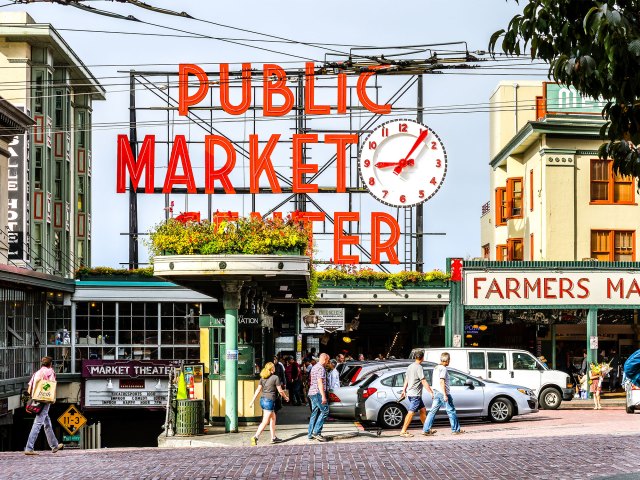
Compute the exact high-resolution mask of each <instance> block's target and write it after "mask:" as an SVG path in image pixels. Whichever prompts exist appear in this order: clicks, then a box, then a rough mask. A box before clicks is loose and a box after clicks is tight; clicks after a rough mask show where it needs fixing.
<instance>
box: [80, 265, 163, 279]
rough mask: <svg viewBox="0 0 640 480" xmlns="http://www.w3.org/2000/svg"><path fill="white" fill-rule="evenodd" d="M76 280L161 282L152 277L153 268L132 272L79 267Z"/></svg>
mask: <svg viewBox="0 0 640 480" xmlns="http://www.w3.org/2000/svg"><path fill="white" fill-rule="evenodd" d="M76 279H77V280H103V281H162V280H161V279H159V278H156V277H154V276H153V267H147V268H136V269H134V270H127V269H122V268H120V269H117V268H110V267H94V268H88V267H80V268H79V269H78V270H76Z"/></svg>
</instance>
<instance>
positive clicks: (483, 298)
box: [463, 270, 640, 308]
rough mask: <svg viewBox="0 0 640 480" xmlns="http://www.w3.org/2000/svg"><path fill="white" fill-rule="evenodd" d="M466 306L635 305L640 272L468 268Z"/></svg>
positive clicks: (465, 290) (638, 296)
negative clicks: (528, 270) (526, 270)
mask: <svg viewBox="0 0 640 480" xmlns="http://www.w3.org/2000/svg"><path fill="white" fill-rule="evenodd" d="M463 288H464V299H463V303H464V305H465V306H469V307H474V306H487V307H489V306H499V307H503V308H511V307H517V306H541V307H543V306H547V307H562V306H566V305H576V306H580V305H584V306H585V308H586V307H588V306H589V305H615V306H626V305H628V306H633V305H638V303H639V302H640V272H629V271H608V272H607V271H595V272H594V271H590V272H586V271H566V272H560V271H534V272H522V271H520V272H518V271H504V270H500V271H491V270H487V271H484V270H481V271H468V270H467V271H465V272H464V287H463Z"/></svg>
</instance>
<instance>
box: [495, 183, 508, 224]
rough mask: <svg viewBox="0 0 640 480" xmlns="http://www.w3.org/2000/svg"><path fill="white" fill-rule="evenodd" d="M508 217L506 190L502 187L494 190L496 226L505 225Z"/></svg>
mask: <svg viewBox="0 0 640 480" xmlns="http://www.w3.org/2000/svg"><path fill="white" fill-rule="evenodd" d="M508 216H509V215H508V212H507V189H506V188H504V187H500V188H496V226H497V225H506V224H507V218H508Z"/></svg>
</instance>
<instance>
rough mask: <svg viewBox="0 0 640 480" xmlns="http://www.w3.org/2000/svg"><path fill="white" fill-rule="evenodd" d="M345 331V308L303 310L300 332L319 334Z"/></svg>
mask: <svg viewBox="0 0 640 480" xmlns="http://www.w3.org/2000/svg"><path fill="white" fill-rule="evenodd" d="M338 330H344V308H301V309H300V332H301V333H317V334H323V333H325V332H336V331H338Z"/></svg>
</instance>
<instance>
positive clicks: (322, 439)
mask: <svg viewBox="0 0 640 480" xmlns="http://www.w3.org/2000/svg"><path fill="white" fill-rule="evenodd" d="M313 438H315V439H316V440H317V441H319V442H326V441H327V438H326V437H323V436H322V435H320V434H317V435H314V436H313Z"/></svg>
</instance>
